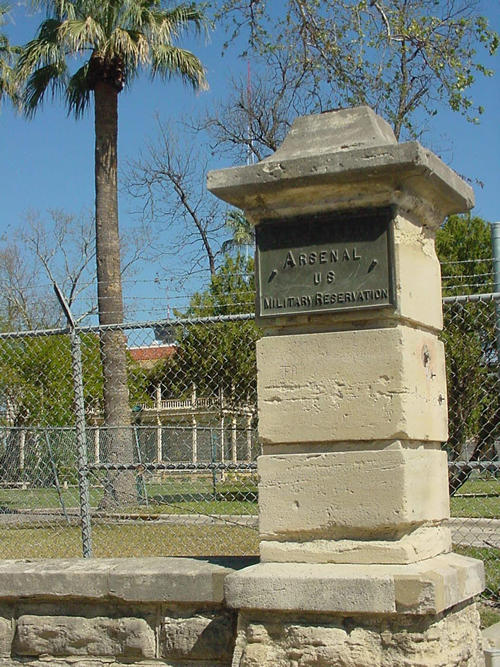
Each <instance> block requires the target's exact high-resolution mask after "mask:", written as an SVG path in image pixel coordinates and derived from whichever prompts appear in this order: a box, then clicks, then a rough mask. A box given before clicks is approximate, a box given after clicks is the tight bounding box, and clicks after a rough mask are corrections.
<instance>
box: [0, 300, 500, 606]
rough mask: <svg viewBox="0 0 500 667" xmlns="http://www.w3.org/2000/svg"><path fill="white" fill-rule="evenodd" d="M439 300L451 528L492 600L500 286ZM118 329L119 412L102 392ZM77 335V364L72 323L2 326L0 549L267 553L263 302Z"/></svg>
mask: <svg viewBox="0 0 500 667" xmlns="http://www.w3.org/2000/svg"><path fill="white" fill-rule="evenodd" d="M443 305H444V319H445V328H444V331H443V335H442V338H443V341H444V344H445V347H446V356H447V372H448V378H447V380H448V408H449V423H450V428H449V431H450V433H449V439H448V442H447V443H446V444H445V445H444V446H445V447H446V449H447V451H448V456H449V462H450V463H449V466H450V494H451V511H452V521H451V522H450V526H451V528H452V533H453V537H454V543H455V548H456V549H457V550H458V551H461V552H462V553H466V554H469V555H472V556H476V557H480V558H482V559H483V560H484V561H485V564H486V568H487V571H488V591H487V594H488V595H490V596H493V597H495V598H496V599H497V600H498V588H499V585H500V496H499V490H500V480H499V459H500V428H499V423H500V419H499V416H500V398H499V395H500V392H499V389H500V375H499V363H498V359H499V355H498V350H499V349H500V348H499V339H498V338H497V334H498V328H497V321H499V318H498V315H499V313H498V309H499V308H500V295H499V294H483V295H467V296H462V297H450V298H445V299H444V301H443ZM109 331H112V332H115V333H116V335H115V336H114V338H113V339H112V340H113V344H114V345H115V348H114V349H113V351H112V353H113V354H116V353H117V352H116V350H118V353H119V351H120V349H121V350H122V351H123V354H124V355H125V359H126V368H127V377H128V382H127V387H126V399H127V409H126V415H125V417H124V418H123V421H122V422H120V421H118V422H117V420H116V419H113V415H112V414H110V407H109V405H107V404H106V400H107V399H106V392H105V383H106V382H108V383H109V382H110V379H109V378H108V379H107V380H106V379H105V377H106V370H105V366H106V364H105V362H106V354H107V353H108V352H107V351H108V350H109V349H110V348H109V345H108V347H106V345H105V344H103V340H104V337H105V336H106V334H107V332H108V333H109ZM74 333H75V335H76V337H77V339H78V343H79V348H80V355H81V364H80V371H79V370H78V364H75V357H76V356H77V351H76V348H75V341H74V340H73V344H72V340H71V336H72V332H71V331H70V330H69V329H58V330H51V331H35V332H13V333H2V334H0V532H1V535H0V557H2V558H18V557H56V556H61V557H62V556H80V555H81V554H82V553H84V554H85V555H87V556H89V555H91V554H92V555H94V556H118V555H120V556H133V555H137V556H140V555H195V556H209V555H250V554H257V552H258V531H257V510H258V505H257V478H256V463H255V461H256V458H257V456H258V455H259V453H260V448H259V443H258V438H257V414H256V362H255V341H256V340H257V338H258V336H259V332H258V330H257V328H256V326H255V322H254V316H253V314H240V315H229V316H214V317H198V318H193V319H186V318H183V319H175V320H161V321H149V322H138V323H135V324H127V325H126V326H124V327H115V326H113V327H103V328H99V327H80V328H77V329H76V330H75V332H74ZM107 340H108V343H109V338H108V339H107ZM78 374H80V377H79V378H78ZM75 378H76V380H77V381H78V379H79V380H80V384H81V389H78V386H79V385H78V382H75ZM122 389H123V388H122ZM75 391H76V393H75ZM78 391H80V392H81V393H80V400H79V401H78V400H75V396H76V397H78ZM78 411H80V413H79V412H78ZM78 414H79V415H80V422H79V423H80V425H83V430H82V427H81V426H80V429H79V428H78V427H77V417H78ZM122 417H123V414H122ZM82 443H85V451H83V450H82Z"/></svg>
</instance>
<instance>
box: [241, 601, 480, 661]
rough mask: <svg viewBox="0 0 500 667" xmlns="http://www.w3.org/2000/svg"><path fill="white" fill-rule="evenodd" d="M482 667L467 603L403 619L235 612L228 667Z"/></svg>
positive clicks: (476, 627)
mask: <svg viewBox="0 0 500 667" xmlns="http://www.w3.org/2000/svg"><path fill="white" fill-rule="evenodd" d="M262 665H266V667H306V666H307V667H308V666H309V665H310V666H311V667H312V666H313V665H314V667H327V666H328V665H334V666H335V667H368V666H369V667H394V666H396V665H397V666H398V667H482V666H483V665H484V657H483V653H482V647H481V636H480V631H479V614H478V612H477V610H476V605H475V604H474V603H473V602H468V603H464V604H462V605H459V606H457V607H455V608H453V609H451V610H449V611H448V612H446V613H444V614H439V615H424V616H408V615H397V614H394V615H390V616H386V615H384V616H383V617H382V616H381V615H375V616H370V615H359V616H340V615H334V616H329V615H325V614H300V615H298V614H293V613H286V612H257V611H250V612H240V615H239V622H238V635H237V640H236V649H235V653H234V658H233V667H262Z"/></svg>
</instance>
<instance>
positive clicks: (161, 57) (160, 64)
mask: <svg viewBox="0 0 500 667" xmlns="http://www.w3.org/2000/svg"><path fill="white" fill-rule="evenodd" d="M151 56H152V63H151V67H152V74H153V76H155V75H156V74H159V75H160V76H162V77H164V78H171V77H173V76H176V75H179V76H180V77H181V78H182V79H183V80H184V81H185V82H187V83H190V84H191V85H192V87H193V88H194V89H195V90H206V89H207V88H208V85H207V82H206V78H205V69H204V67H203V65H202V64H201V62H200V61H199V60H198V58H197V57H196V56H195V55H193V54H192V53H191V52H190V51H186V50H185V49H180V48H179V47H177V46H171V45H165V44H164V45H158V46H156V47H155V48H154V49H152V51H151Z"/></svg>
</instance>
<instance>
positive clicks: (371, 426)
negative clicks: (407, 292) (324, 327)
mask: <svg viewBox="0 0 500 667" xmlns="http://www.w3.org/2000/svg"><path fill="white" fill-rule="evenodd" d="M257 371H258V375H257V382H258V409H259V435H260V438H261V440H262V442H263V443H264V444H274V443H276V444H278V443H308V442H309V443H312V442H316V443H324V442H332V441H345V440H385V439H389V440H394V439H405V440H423V441H434V442H442V441H445V440H446V439H447V437H448V432H447V406H446V374H445V364H444V349H443V345H442V343H441V342H440V341H439V340H438V339H437V337H436V336H434V335H432V334H430V333H427V332H424V331H418V330H415V329H412V328H410V327H407V326H402V325H399V326H395V327H390V328H381V329H368V330H357V331H333V332H327V333H314V334H295V335H283V336H267V337H264V338H261V339H260V340H259V341H258V342H257Z"/></svg>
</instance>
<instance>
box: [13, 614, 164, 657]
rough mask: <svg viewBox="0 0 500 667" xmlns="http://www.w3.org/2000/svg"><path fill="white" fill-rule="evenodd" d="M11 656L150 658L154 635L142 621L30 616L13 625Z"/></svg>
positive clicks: (138, 619) (153, 653) (21, 618)
mask: <svg viewBox="0 0 500 667" xmlns="http://www.w3.org/2000/svg"><path fill="white" fill-rule="evenodd" d="M13 652H14V653H15V654H17V655H21V656H30V655H33V656H37V655H42V654H47V655H52V656H79V655H82V656H103V657H105V656H109V657H115V658H118V659H119V658H123V659H126V660H131V659H147V658H154V657H155V655H156V651H155V635H154V632H153V630H152V629H151V627H150V626H149V625H148V624H147V623H146V621H145V620H144V619H142V618H120V619H111V618H99V617H97V618H84V617H77V616H34V615H31V614H26V615H24V616H21V617H20V618H19V620H18V622H17V631H16V635H15V639H14V645H13Z"/></svg>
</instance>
